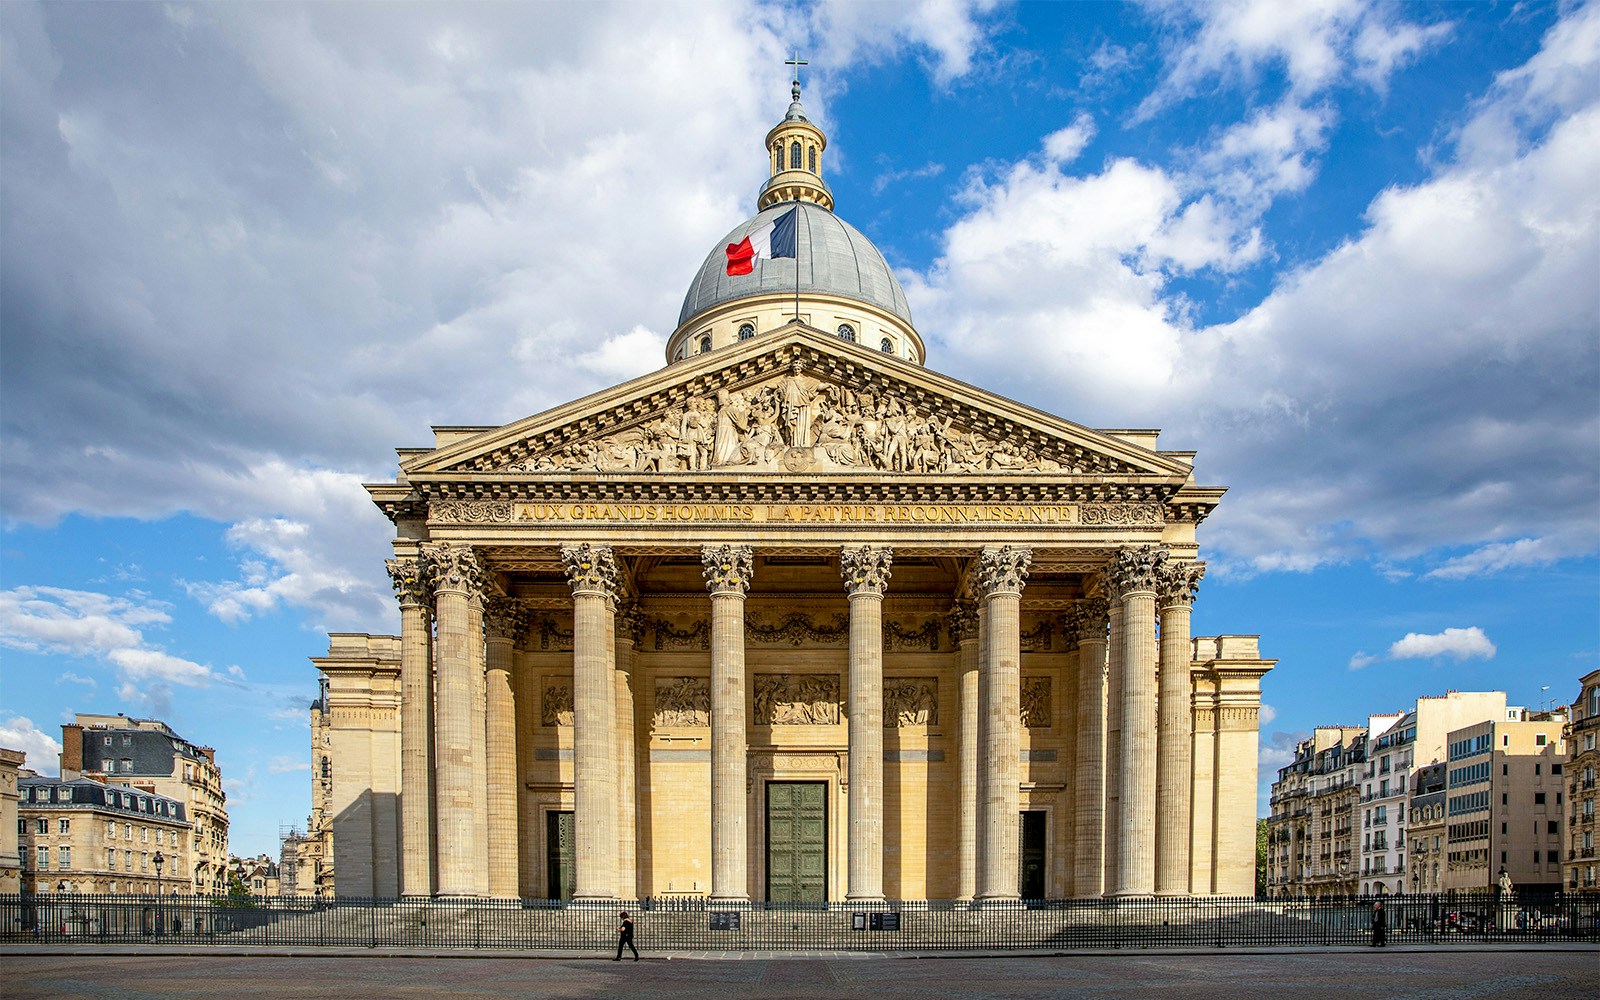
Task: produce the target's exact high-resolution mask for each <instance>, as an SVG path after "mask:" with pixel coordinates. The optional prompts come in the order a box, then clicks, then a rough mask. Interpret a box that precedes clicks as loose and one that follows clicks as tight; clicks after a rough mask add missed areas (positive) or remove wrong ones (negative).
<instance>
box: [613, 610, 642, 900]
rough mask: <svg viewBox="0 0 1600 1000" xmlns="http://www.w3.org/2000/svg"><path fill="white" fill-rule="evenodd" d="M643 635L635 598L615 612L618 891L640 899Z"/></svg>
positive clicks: (627, 896) (626, 897)
mask: <svg viewBox="0 0 1600 1000" xmlns="http://www.w3.org/2000/svg"><path fill="white" fill-rule="evenodd" d="M643 634H644V611H643V610H642V609H641V608H640V607H639V602H637V601H634V602H632V603H630V604H629V605H628V606H627V607H625V608H624V609H623V610H622V611H619V612H618V613H617V639H616V642H617V670H616V685H617V838H618V844H617V865H618V871H619V878H618V880H617V892H618V893H619V894H620V895H621V896H622V897H623V898H624V899H638V898H639V816H638V805H637V801H636V793H637V789H636V788H635V784H636V778H635V773H636V768H637V767H638V761H637V758H636V756H635V755H636V753H637V750H636V748H635V746H634V737H635V730H636V727H637V725H638V721H637V719H636V718H635V717H634V689H633V663H634V652H635V650H637V649H638V646H639V639H640V637H641V636H642V635H643Z"/></svg>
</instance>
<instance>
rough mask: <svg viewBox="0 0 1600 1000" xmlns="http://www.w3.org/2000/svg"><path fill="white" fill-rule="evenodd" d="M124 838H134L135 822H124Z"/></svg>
mask: <svg viewBox="0 0 1600 1000" xmlns="http://www.w3.org/2000/svg"><path fill="white" fill-rule="evenodd" d="M122 839H124V840H132V839H133V824H132V823H124V824H122Z"/></svg>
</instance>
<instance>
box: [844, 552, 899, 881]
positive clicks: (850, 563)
mask: <svg viewBox="0 0 1600 1000" xmlns="http://www.w3.org/2000/svg"><path fill="white" fill-rule="evenodd" d="M892 559H893V550H891V549H890V548H889V547H888V546H883V545H880V546H872V545H862V546H860V547H857V548H846V549H842V550H840V553H839V575H840V576H842V577H844V589H845V592H846V593H848V594H849V595H850V774H849V777H850V847H849V852H850V853H849V863H850V871H849V880H848V882H847V885H846V888H845V898H846V899H853V900H863V901H874V900H881V899H883V591H884V588H885V587H887V586H888V585H889V564H890V562H891V561H892Z"/></svg>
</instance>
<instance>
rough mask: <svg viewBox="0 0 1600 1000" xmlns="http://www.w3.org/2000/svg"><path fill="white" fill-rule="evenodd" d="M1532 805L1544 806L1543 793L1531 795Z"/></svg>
mask: <svg viewBox="0 0 1600 1000" xmlns="http://www.w3.org/2000/svg"><path fill="white" fill-rule="evenodd" d="M1533 804H1534V805H1536V806H1542V805H1544V793H1543V792H1534V793H1533Z"/></svg>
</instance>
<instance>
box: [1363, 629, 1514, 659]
mask: <svg viewBox="0 0 1600 1000" xmlns="http://www.w3.org/2000/svg"><path fill="white" fill-rule="evenodd" d="M1496 652H1497V650H1496V649H1495V645H1494V643H1492V642H1490V641H1489V637H1488V636H1487V635H1485V634H1484V631H1483V629H1481V628H1479V627H1478V626H1476V625H1473V626H1470V627H1468V628H1447V629H1445V630H1444V631H1443V632H1438V633H1434V634H1431V635H1430V634H1426V633H1422V632H1408V633H1406V635H1405V637H1404V638H1401V639H1397V640H1395V641H1394V642H1393V643H1391V644H1390V646H1389V650H1388V652H1387V653H1386V654H1385V655H1383V656H1374V655H1371V654H1368V653H1357V654H1356V655H1354V656H1352V657H1351V658H1350V669H1351V670H1360V669H1361V668H1363V667H1368V666H1371V665H1372V664H1374V663H1377V662H1379V661H1380V660H1434V659H1440V658H1443V657H1448V658H1449V659H1452V660H1457V661H1460V660H1470V659H1480V660H1492V659H1494V654H1495V653H1496Z"/></svg>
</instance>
